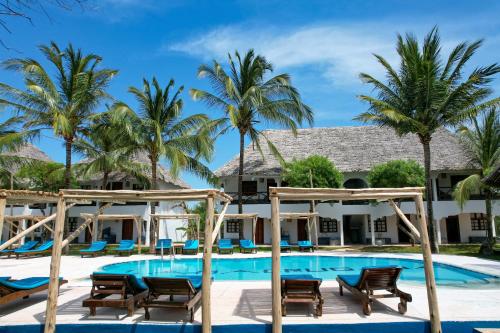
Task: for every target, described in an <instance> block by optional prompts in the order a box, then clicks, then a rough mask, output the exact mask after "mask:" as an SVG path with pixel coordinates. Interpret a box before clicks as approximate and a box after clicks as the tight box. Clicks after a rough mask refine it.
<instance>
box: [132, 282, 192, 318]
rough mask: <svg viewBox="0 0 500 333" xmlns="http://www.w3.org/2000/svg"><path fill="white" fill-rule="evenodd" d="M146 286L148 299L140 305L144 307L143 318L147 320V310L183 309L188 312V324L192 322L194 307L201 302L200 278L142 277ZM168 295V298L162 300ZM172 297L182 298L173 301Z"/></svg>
mask: <svg viewBox="0 0 500 333" xmlns="http://www.w3.org/2000/svg"><path fill="white" fill-rule="evenodd" d="M142 279H143V280H144V283H145V284H146V285H147V286H148V288H149V292H148V297H146V299H145V300H144V302H143V303H141V306H142V307H144V310H145V315H144V318H145V319H146V320H149V318H150V316H149V308H184V309H186V310H187V311H189V315H190V316H189V319H190V322H193V320H194V312H195V309H196V306H197V305H199V304H200V301H201V284H202V280H201V276H199V275H194V276H193V275H185V276H183V275H177V276H175V277H173V278H163V277H143V278H142ZM162 295H165V296H166V295H169V296H170V297H169V298H162V299H160V296H162ZM174 296H183V299H182V300H180V301H179V300H177V301H175V300H174Z"/></svg>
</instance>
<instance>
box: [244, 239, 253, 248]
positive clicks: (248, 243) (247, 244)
mask: <svg viewBox="0 0 500 333" xmlns="http://www.w3.org/2000/svg"><path fill="white" fill-rule="evenodd" d="M240 246H241V247H243V248H245V249H254V248H256V246H255V244H254V243H253V242H252V241H251V240H249V239H242V240H240Z"/></svg>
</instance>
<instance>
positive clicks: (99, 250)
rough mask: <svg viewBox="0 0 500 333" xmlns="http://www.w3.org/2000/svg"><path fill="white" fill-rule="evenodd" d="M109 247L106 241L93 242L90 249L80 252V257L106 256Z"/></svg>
mask: <svg viewBox="0 0 500 333" xmlns="http://www.w3.org/2000/svg"><path fill="white" fill-rule="evenodd" d="M107 245H108V242H106V241H97V242H92V244H90V247H89V248H87V249H82V250H80V256H81V257H82V258H83V257H85V256H92V257H95V256H97V255H98V254H106V246H107Z"/></svg>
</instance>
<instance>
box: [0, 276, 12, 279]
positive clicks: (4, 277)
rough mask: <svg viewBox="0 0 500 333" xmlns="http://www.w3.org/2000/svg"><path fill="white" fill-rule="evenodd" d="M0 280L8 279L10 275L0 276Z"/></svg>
mask: <svg viewBox="0 0 500 333" xmlns="http://www.w3.org/2000/svg"><path fill="white" fill-rule="evenodd" d="M0 280H10V276H0Z"/></svg>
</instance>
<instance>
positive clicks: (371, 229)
mask: <svg viewBox="0 0 500 333" xmlns="http://www.w3.org/2000/svg"><path fill="white" fill-rule="evenodd" d="M368 219H369V221H368V223H370V231H371V232H370V234H371V237H372V245H373V246H375V221H374V220H373V218H372V216H371V215H368Z"/></svg>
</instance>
